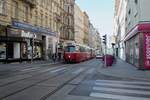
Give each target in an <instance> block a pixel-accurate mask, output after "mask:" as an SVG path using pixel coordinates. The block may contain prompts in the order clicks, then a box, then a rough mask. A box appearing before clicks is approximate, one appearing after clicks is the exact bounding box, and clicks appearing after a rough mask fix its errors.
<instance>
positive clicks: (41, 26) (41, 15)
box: [40, 14, 43, 27]
mask: <svg viewBox="0 0 150 100" xmlns="http://www.w3.org/2000/svg"><path fill="white" fill-rule="evenodd" d="M40 20H41V23H40V24H41V25H40V26H41V27H43V14H41V19H40Z"/></svg>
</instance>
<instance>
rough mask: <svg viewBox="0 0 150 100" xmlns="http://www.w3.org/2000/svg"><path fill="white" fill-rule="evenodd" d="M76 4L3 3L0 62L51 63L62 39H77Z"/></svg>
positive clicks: (69, 0)
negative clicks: (75, 25)
mask: <svg viewBox="0 0 150 100" xmlns="http://www.w3.org/2000/svg"><path fill="white" fill-rule="evenodd" d="M73 4H74V0H63V1H62V0H1V1H0V61H6V62H9V61H24V60H34V59H50V58H51V55H52V53H57V52H58V44H59V43H60V42H61V40H62V39H63V40H67V39H73V33H74V32H73V31H74V22H73V20H74V19H73V18H74V17H73V13H74V7H73ZM66 34H69V37H67V36H68V35H66ZM70 34H71V35H70ZM64 37H65V38H64Z"/></svg>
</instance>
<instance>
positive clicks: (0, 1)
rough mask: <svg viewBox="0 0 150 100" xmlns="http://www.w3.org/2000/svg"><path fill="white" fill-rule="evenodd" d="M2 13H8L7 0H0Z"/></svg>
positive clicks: (0, 11) (0, 12)
mask: <svg viewBox="0 0 150 100" xmlns="http://www.w3.org/2000/svg"><path fill="white" fill-rule="evenodd" d="M0 14H3V15H6V0H0Z"/></svg>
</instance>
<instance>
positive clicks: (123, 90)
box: [93, 87, 150, 95]
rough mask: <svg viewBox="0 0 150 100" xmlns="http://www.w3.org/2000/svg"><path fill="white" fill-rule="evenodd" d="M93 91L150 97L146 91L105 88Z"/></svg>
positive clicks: (97, 88)
mask: <svg viewBox="0 0 150 100" xmlns="http://www.w3.org/2000/svg"><path fill="white" fill-rule="evenodd" d="M93 90H97V91H108V92H109V91H111V92H118V93H135V94H143V95H150V92H148V91H141V90H127V89H116V88H107V87H93Z"/></svg>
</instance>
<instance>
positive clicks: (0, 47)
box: [0, 42, 6, 60]
mask: <svg viewBox="0 0 150 100" xmlns="http://www.w3.org/2000/svg"><path fill="white" fill-rule="evenodd" d="M1 59H6V44H5V43H1V42H0V60H1Z"/></svg>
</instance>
